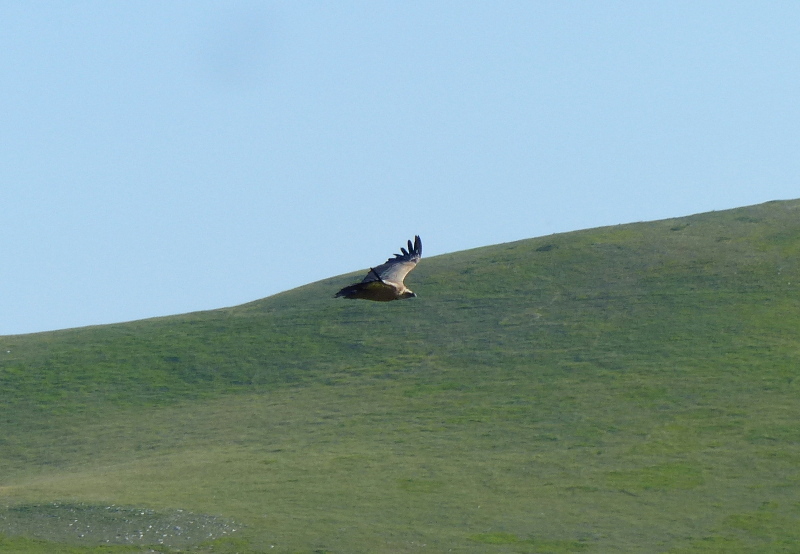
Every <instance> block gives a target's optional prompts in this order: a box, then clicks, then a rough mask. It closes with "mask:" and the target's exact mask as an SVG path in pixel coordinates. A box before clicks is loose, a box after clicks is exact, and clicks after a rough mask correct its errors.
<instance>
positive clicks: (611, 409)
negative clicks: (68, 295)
mask: <svg viewBox="0 0 800 554" xmlns="http://www.w3.org/2000/svg"><path fill="white" fill-rule="evenodd" d="M431 240H432V239H431ZM359 274H360V272H359ZM353 278H354V275H346V276H340V277H336V278H332V279H328V280H325V281H322V282H319V283H314V284H311V285H308V286H305V287H301V288H299V289H296V290H292V291H289V292H286V293H283V294H279V295H276V296H273V297H270V298H266V299H264V300H259V301H257V302H253V303H250V304H246V305H243V306H239V307H235V308H229V309H222V310H216V311H210V312H202V313H194V314H187V315H181V316H175V317H168V318H160V319H153V320H147V321H139V322H133V323H126V324H120V325H109V326H102V327H89V328H83V329H72V330H66V331H60V332H53V333H42V334H34V335H24V336H9V337H0V392H1V393H2V403H0V425H2V434H0V501H2V504H0V516H2V517H0V533H2V535H0V545H2V546H3V547H4V548H5V549H6V550H4V552H5V551H9V552H28V553H34V552H36V553H38V552H45V551H47V552H59V551H60V552H81V553H83V552H90V551H92V552H94V551H98V552H99V551H103V550H101V549H106V548H108V549H115V548H116V549H127V548H141V549H142V550H140V551H142V552H146V551H148V549H151V548H152V549H157V550H158V551H165V552H167V551H174V550H176V549H181V550H189V551H194V552H309V553H310V552H341V553H354V552H369V553H373V552H418V551H429V552H447V551H449V550H451V549H452V551H453V552H475V553H484V552H498V553H499V552H514V553H534V552H598V553H600V552H670V553H688V552H726V553H727V552H733V553H737V552H741V553H744V552H747V553H750V552H782V551H786V552H791V551H793V550H792V548H796V544H797V542H798V540H800V536H798V531H797V530H798V529H800V426H798V424H797V422H798V421H800V381H798V379H797V374H798V368H799V367H800V339H798V336H799V333H798V329H800V202H798V201H791V202H774V203H769V204H764V205H760V206H754V207H749V208H742V209H738V210H731V211H726V212H717V213H709V214H701V215H697V216H692V217H686V218H679V219H672V220H666V221H657V222H652V223H639V224H633V225H621V226H616V227H606V228H600V229H592V230H587V231H580V232H575V233H568V234H562V235H554V236H549V237H546V238H542V239H531V240H525V241H520V242H515V243H509V244H502V245H497V246H491V247H486V248H479V249H475V250H469V251H465V252H459V253H456V254H451V255H446V256H438V257H435V258H426V259H424V260H423V261H422V262H421V263H420V265H419V267H418V268H417V269H416V270H415V271H414V273H412V274H411V275H410V276H409V282H408V284H409V286H410V287H411V288H413V289H414V290H415V291H416V292H417V294H418V295H419V297H418V298H416V299H413V300H408V301H402V302H395V303H391V304H377V303H368V302H344V301H341V300H334V299H333V298H331V296H332V295H333V293H334V292H335V291H336V290H338V289H339V288H340V287H342V286H343V285H346V284H348V283H349V282H351V281H352V279H353ZM54 506H59V510H61V511H60V512H59V513H61V514H64V513H65V512H64V511H63V510H62V509H61V507H64V506H66V507H68V508H69V509H70V510H75V511H76V513H80V516H81V517H80V518H76V519H81V518H83V517H86V518H89V519H91V521H92V522H93V523H91V525H94V526H96V527H95V528H96V529H100V528H102V529H104V531H103V532H102V533H100V534H98V535H97V536H96V537H94V538H92V537H93V536H92V537H90V536H84V537H78V538H79V539H81V540H83V541H85V542H83V543H78V542H75V540H76V539H75V537H73V536H72V535H69V536H68V535H65V534H64V533H63V529H62V528H61V527H59V525H60V523H59V524H55V523H54V522H55V521H56V520H58V519H59V517H60V516H54V517H50V516H49V515H48V513H49V512H48V510H51V509H54V508H53V507H54ZM113 506H126V507H130V508H118V509H117V510H118V511H116V512H114V511H113V510H112V511H110V512H108V511H103V510H105V509H106V508H107V507H113ZM128 510H129V511H128ZM135 510H139V511H140V513H144V514H145V515H147V514H152V517H153V518H155V520H156V521H157V522H158V521H160V522H163V523H164V524H165V525H166V527H163V526H162V527H160V528H161V529H162V535H163V534H169V529H170V525H171V528H172V531H173V532H177V530H176V529H175V527H180V528H181V530H183V529H184V525H188V522H187V521H183V520H181V521H182V522H183V523H170V522H171V521H172V520H171V519H170V518H172V517H177V516H178V515H179V514H184V515H186V516H187V517H189V514H213V517H212V516H202V517H207V518H209V519H208V522H209V523H210V522H217V523H219V524H220V525H230V526H231V529H232V528H234V527H235V528H236V531H235V532H233V531H231V532H229V533H227V534H226V535H224V536H221V535H214V536H212V537H206V538H210V539H211V540H210V541H208V540H204V539H203V538H202V537H199V536H198V535H196V534H194V533H191V534H189V533H188V532H187V533H185V534H182V535H181V537H182V538H181V540H182V541H183V542H178V537H177V535H176V536H174V537H172V538H170V539H169V541H165V542H163V543H160V544H159V543H158V542H156V543H155V546H154V545H153V544H152V542H151V543H150V544H148V545H145V544H144V543H141V546H140V547H139V546H136V545H125V544H118V545H113V544H111V542H110V541H111V538H112V535H113V537H116V536H117V535H120V536H125V535H126V534H128V535H130V533H133V532H134V531H136V529H135V528H139V527H141V526H140V525H138V522H137V519H136V517H134V515H135V513H136V512H135ZM101 516H102V517H101ZM142 517H144V516H142ZM148 517H150V516H148ZM192 517H194V516H192ZM198 517H200V516H198ZM48 518H49V519H48ZM51 520H52V521H51ZM232 521H235V522H237V523H236V525H235V526H234V524H231V523H229V522H232ZM239 523H241V528H240V526H239ZM150 524H151V523H148V525H150ZM153 525H154V526H155V527H157V526H158V525H160V524H159V523H156V524H153ZM187 529H188V527H187ZM173 534H174V533H173ZM84 535H86V534H85V533H84ZM154 537H155V534H154ZM162 538H163V537H162ZM143 540H144V538H143ZM147 540H148V541H150V540H151V539H150V538H148V539H147ZM154 540H155V539H154ZM92 541H95V542H92ZM105 541H109V542H105ZM170 541H171V542H170ZM8 545H11V546H8ZM107 551H108V552H117V551H124V550H107ZM134 551H135V550H134Z"/></svg>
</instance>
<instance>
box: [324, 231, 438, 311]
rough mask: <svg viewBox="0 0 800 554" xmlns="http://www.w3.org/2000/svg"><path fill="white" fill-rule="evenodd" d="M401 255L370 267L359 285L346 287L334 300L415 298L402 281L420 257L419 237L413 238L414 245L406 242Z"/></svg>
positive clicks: (381, 300)
mask: <svg viewBox="0 0 800 554" xmlns="http://www.w3.org/2000/svg"><path fill="white" fill-rule="evenodd" d="M400 251H401V252H402V254H395V255H394V258H389V259H388V260H386V262H385V263H383V264H381V265H379V266H378V267H371V268H370V269H369V273H367V276H366V277H364V279H363V280H362V281H361V282H360V283H355V284H354V285H348V286H346V287H344V288H343V289H342V290H340V291H339V292H337V293H336V296H335V297H334V298H339V297H340V296H342V297H344V298H351V299H353V300H355V299H356V298H363V299H364V300H374V301H376V302H390V301H392V300H402V299H404V298H414V297H415V296H417V295H416V294H414V293H413V292H412V291H411V289H409V288H408V287H406V286H405V284H404V283H403V279H405V277H406V275H408V273H409V272H410V271H411V270H412V269H414V268H415V267H416V265H417V262H418V261H419V259H420V258H421V257H422V241H421V240H420V239H419V235H417V236H415V237H414V244H413V245H412V244H411V241H408V250H406V249H405V248H401V249H400Z"/></svg>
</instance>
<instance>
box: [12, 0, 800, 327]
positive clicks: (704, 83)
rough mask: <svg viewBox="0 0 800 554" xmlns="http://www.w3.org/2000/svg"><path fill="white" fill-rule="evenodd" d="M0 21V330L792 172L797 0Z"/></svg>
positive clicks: (94, 5) (569, 225)
mask: <svg viewBox="0 0 800 554" xmlns="http://www.w3.org/2000/svg"><path fill="white" fill-rule="evenodd" d="M0 21H2V26H0V71H1V72H2V76H3V87H2V88H0V114H2V121H1V122H0V123H1V124H0V184H1V186H2V189H0V206H2V218H0V226H2V227H1V229H2V235H1V236H0V245H1V246H2V249H1V250H0V251H1V252H2V256H3V263H2V265H0V334H17V333H28V332H37V331H47V330H52V329H61V328H68V327H80V326H85V325H95V324H104V323H112V322H120V321H129V320H134V319H142V318H147V317H155V316H163V315H172V314H179V313H186V312H191V311H196V310H203V309H213V308H220V307H224V306H232V305H237V304H240V303H244V302H248V301H251V300H256V299H258V298H262V297H265V296H269V295H272V294H275V293H278V292H280V291H283V290H287V289H291V288H294V287H296V286H300V285H303V284H306V283H309V282H313V281H316V280H319V279H323V278H326V277H330V276H333V275H338V274H342V273H347V272H351V271H356V270H360V269H364V268H367V267H368V266H370V265H374V264H376V263H380V262H382V261H384V260H385V259H386V258H387V257H388V256H389V255H390V254H391V253H393V252H396V251H397V250H398V247H400V246H401V245H403V244H404V243H405V241H406V240H407V239H408V238H411V237H412V236H413V235H414V234H420V235H421V236H422V238H423V241H424V244H425V254H426V255H427V256H431V255H436V254H441V253H446V252H455V251H459V250H464V249H468V248H474V247H477V246H484V245H489V244H496V243H500V242H508V241H513V240H518V239H524V238H530V237H535V236H542V235H547V234H551V233H556V232H562V231H570V230H576V229H585V228H590V227H596V226H601V225H611V224H618V223H627V222H632V221H646V220H653V219H661V218H667V217H673V216H681V215H688V214H692V213H698V212H704V211H710V210H720V209H726V208H733V207H738V206H744V205H749V204H756V203H760V202H764V201H768V200H774V199H788V198H795V197H798V196H800V193H799V192H798V191H800V132H798V129H800V102H798V99H800V33H798V31H797V30H798V29H800V3H799V2H794V1H791V2H736V1H720V2H712V1H705V2H704V1H699V2H698V1H688V2H681V1H670V2H639V1H635V2H634V1H631V2H624V1H619V2H613V1H609V2H563V1H553V2H534V1H524V2H470V1H467V2H462V1H459V2H437V1H430V0H429V1H425V2H407V1H403V2H375V1H364V2H349V1H342V2H305V1H292V2H228V1H226V2H203V1H199V0H193V1H185V2H177V1H176V2H160V1H159V2H155V1H143V0H136V1H117V2H106V1H92V2H86V1H84V2H80V1H76V2H55V1H53V2H45V1H40V2H36V1H31V2H3V3H0ZM423 261H424V260H423ZM412 277H413V276H412ZM334 292H335V291H333V290H332V291H331V294H333V293H334ZM418 292H419V293H420V298H423V297H424V291H418ZM418 300H419V299H418ZM331 301H332V302H333V301H334V300H333V299H331Z"/></svg>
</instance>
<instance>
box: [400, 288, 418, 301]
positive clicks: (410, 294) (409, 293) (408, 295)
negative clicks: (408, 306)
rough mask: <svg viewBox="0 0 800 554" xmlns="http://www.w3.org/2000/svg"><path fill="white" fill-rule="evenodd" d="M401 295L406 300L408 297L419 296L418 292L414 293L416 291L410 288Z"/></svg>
mask: <svg viewBox="0 0 800 554" xmlns="http://www.w3.org/2000/svg"><path fill="white" fill-rule="evenodd" d="M401 296H402V298H403V299H404V300H405V299H406V298H416V297H417V295H416V293H414V292H412V291H410V290H407V291H405V292H404V293H403V294H402V295H401Z"/></svg>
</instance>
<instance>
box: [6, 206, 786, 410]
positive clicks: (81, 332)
mask: <svg viewBox="0 0 800 554" xmlns="http://www.w3.org/2000/svg"><path fill="white" fill-rule="evenodd" d="M779 206H780V208H777V207H776V206H772V208H773V209H770V206H769V205H767V206H760V207H753V208H749V209H743V210H741V211H733V212H720V213H712V214H704V215H701V216H694V217H692V218H684V219H679V220H669V221H665V222H656V223H652V224H638V225H628V226H620V227H612V228H605V229H597V230H590V231H583V232H577V233H570V234H566V235H561V236H558V237H552V238H550V239H533V240H529V241H521V242H518V243H510V244H507V245H499V246H495V247H487V248H482V249H476V250H473V251H469V252H465V253H458V254H454V255H449V256H440V257H437V258H433V259H428V260H426V263H425V264H421V265H420V268H419V269H418V270H417V272H415V273H414V274H413V275H412V277H413V278H414V279H415V282H417V283H419V286H421V287H422V288H424V289H425V300H424V301H420V302H418V303H416V304H408V303H398V304H392V305H389V306H373V305H363V304H362V305H350V304H347V303H343V302H334V301H332V300H331V299H330V298H329V296H330V295H329V294H328V293H329V292H330V290H331V289H333V288H336V286H338V285H339V284H340V283H342V282H347V281H348V280H349V279H348V278H336V279H329V280H326V281H322V282H320V283H316V284H314V285H310V286H306V287H301V288H300V289H296V290H293V291H289V292H287V293H283V294H279V295H276V296H274V297H270V298H267V299H265V300H261V301H258V302H254V303H251V304H247V305H244V306H241V307H238V308H232V309H226V310H217V311H211V312H200V313H195V314H188V315H185V316H174V317H169V318H160V319H155V320H145V321H140V322H134V323H126V324H119V325H109V326H102V327H90V328H83V329H74V330H67V331H58V332H52V333H42V334H35V335H27V336H12V337H3V338H2V343H3V347H4V350H3V352H5V351H9V350H10V353H6V354H5V355H4V356H2V357H0V368H2V370H3V372H2V382H0V386H2V387H3V390H6V391H9V392H11V393H12V397H11V398H9V401H10V404H12V405H15V404H16V403H17V402H22V403H27V404H28V407H29V408H30V409H37V408H39V409H44V410H48V409H49V410H53V411H57V410H58V409H65V410H67V411H71V410H72V409H73V407H74V406H85V407H86V408H89V409H91V407H92V406H94V405H97V404H102V403H104V402H113V403H115V404H117V405H119V404H125V403H133V404H136V403H141V402H144V403H163V402H169V401H172V400H174V399H177V398H187V397H188V398H193V397H201V396H207V395H214V394H218V393H221V392H222V393H224V392H230V391H232V390H236V389H241V388H244V389H257V390H265V389H269V388H270V387H271V386H275V385H280V384H285V383H293V382H299V381H302V380H303V379H304V378H305V377H307V376H308V375H309V370H308V368H309V367H310V366H313V367H314V368H317V369H318V370H319V369H325V370H327V369H332V370H337V369H341V368H344V367H346V366H347V365H349V361H350V360H348V358H351V359H352V360H353V361H356V362H357V363H359V364H361V365H369V364H370V363H372V362H381V363H386V362H387V361H388V362H390V363H394V364H396V365H402V364H404V363H406V362H407V361H408V360H407V358H411V359H416V360H417V361H419V359H421V358H425V359H429V358H430V355H441V354H445V355H446V354H447V352H448V351H450V350H452V351H454V353H455V354H456V355H457V354H458V353H459V352H466V353H468V354H469V355H473V354H474V353H475V352H474V350H475V348H469V347H468V346H467V347H462V346H461V345H459V346H458V348H447V347H446V343H447V342H452V341H453V340H454V339H456V340H457V339H458V338H460V337H462V336H477V338H478V339H481V340H487V339H488V340H491V341H492V343H493V346H495V347H496V344H497V342H498V339H499V340H500V341H502V342H501V344H500V346H501V347H502V346H504V345H505V344H511V345H512V346H517V347H520V346H521V347H524V348H526V349H527V346H528V345H527V343H526V342H525V341H521V340H520V339H521V338H524V337H521V336H520V334H519V333H514V332H513V331H514V330H513V326H514V322H515V319H516V322H517V323H519V324H520V325H521V326H522V327H525V328H526V329H529V330H530V331H531V332H533V333H540V334H541V331H542V329H537V328H536V327H537V326H536V321H525V318H526V317H528V316H529V317H533V318H542V316H545V318H544V319H539V322H540V323H542V324H544V325H547V324H550V325H570V324H573V322H575V316H576V315H577V316H578V317H580V315H581V313H578V314H575V313H570V314H569V316H570V318H569V319H568V320H567V319H564V318H562V317H561V316H564V315H566V314H565V313H564V311H565V310H564V309H565V308H566V307H569V308H570V309H572V307H573V304H575V305H576V306H577V308H578V309H580V310H581V311H584V310H585V311H587V312H588V313H587V315H588V316H589V317H590V318H595V317H596V315H597V312H598V310H603V309H604V308H608V309H606V310H605V311H606V312H607V313H608V315H607V316H606V317H608V318H612V317H613V318H620V317H625V316H626V312H627V315H628V316H629V317H639V316H640V315H644V316H647V315H649V314H641V313H640V311H641V309H642V308H643V307H645V306H647V307H649V308H650V309H652V310H654V311H655V310H659V311H660V310H663V309H664V307H665V306H664V305H663V304H675V307H676V308H680V303H681V302H682V299H683V298H684V296H685V295H686V294H698V293H703V292H705V293H706V294H709V295H710V296H711V297H714V298H710V299H709V300H710V302H712V303H714V302H723V303H727V302H728V300H729V298H726V295H735V294H738V293H757V292H758V291H759V290H761V289H765V288H768V289H769V290H770V291H771V293H774V292H779V291H781V290H786V291H789V290H793V287H792V285H791V284H790V283H789V282H788V280H790V279H791V277H789V278H788V280H787V282H786V283H785V286H782V285H784V283H781V281H780V280H779V277H780V275H781V272H784V273H785V274H787V275H789V276H791V275H792V274H796V269H797V262H796V261H795V260H796V259H797V256H796V254H798V252H797V250H798V246H797V240H796V235H797V222H796V221H795V219H796V217H795V215H796V214H795V213H794V212H795V210H796V203H786V204H779ZM762 213H763V214H766V215H760V214H762ZM765 217H768V219H766V220H765V219H764V218H765ZM715 231H717V232H718V233H720V234H719V235H717V236H714V232H715ZM547 241H551V242H552V244H551V243H550V242H547ZM770 273H771V274H770ZM654 300H656V301H657V302H654ZM695 300H696V298H691V299H690V300H689V302H691V303H692V304H690V306H689V307H688V309H691V308H693V307H694V305H693V303H694V302H695ZM580 304H583V305H580ZM667 307H669V306H667ZM520 308H522V309H520ZM526 309H527V311H526ZM549 309H555V310H560V312H554V313H552V314H551V315H552V316H553V317H549V318H548V317H546V316H547V315H548V314H547V313H546V312H547V310H549ZM537 310H538V311H537ZM504 311H506V312H509V314H508V316H506V317H505V318H501V319H500V321H499V322H498V323H500V324H501V325H504V328H503V330H504V332H503V333H497V332H495V330H494V329H491V332H488V333H487V330H482V329H480V324H481V323H482V321H481V317H482V315H483V314H485V318H486V322H487V323H495V322H494V321H493V320H494V319H495V317H496V316H497V315H498V314H500V313H502V312H504ZM366 321H368V322H369V324H370V329H371V331H372V332H371V333H369V334H362V335H356V336H354V335H353V334H352V333H350V330H351V329H353V328H358V327H359V324H360V323H363V322H366ZM442 323H446V325H442ZM573 326H574V324H573ZM678 332H680V329H679V330H678ZM431 333H433V336H432V338H435V339H438V340H440V341H442V342H445V348H442V345H441V343H440V344H436V345H435V346H436V348H432V345H431V344H430V342H431V341H427V342H428V344H425V345H423V344H421V343H422V342H423V341H422V340H421V339H422V337H430V336H431ZM487 335H489V336H487ZM414 346H418V347H423V348H427V350H428V351H427V352H420V350H419V349H414V348H413V347H414ZM570 346H572V347H574V346H576V345H570ZM498 350H502V348H500V349H498ZM503 354H506V353H505V352H504V353H503ZM353 355H357V357H353ZM398 362H399V363H398ZM389 367H390V368H391V365H390V366H389Z"/></svg>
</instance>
